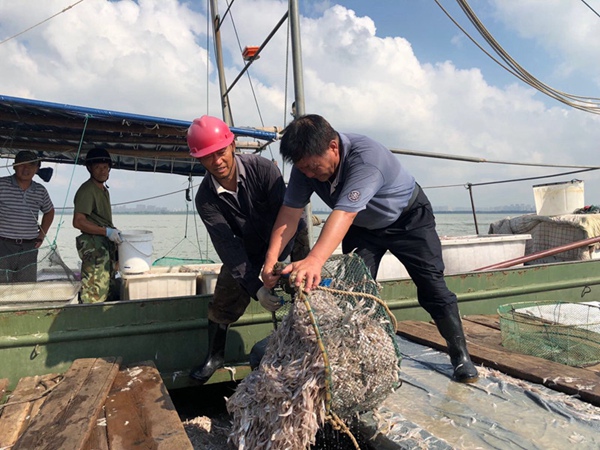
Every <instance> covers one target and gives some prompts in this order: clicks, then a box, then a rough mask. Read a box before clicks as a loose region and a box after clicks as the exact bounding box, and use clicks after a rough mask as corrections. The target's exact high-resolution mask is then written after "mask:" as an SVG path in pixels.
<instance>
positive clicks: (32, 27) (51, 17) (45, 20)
mask: <svg viewBox="0 0 600 450" xmlns="http://www.w3.org/2000/svg"><path fill="white" fill-rule="evenodd" d="M81 2H83V0H79V1H78V2H75V3H73V4H72V5H69V6H67V7H66V8H65V9H63V10H62V11H59V12H57V13H56V14H54V15H52V16H50V17H48V18H47V19H44V20H42V21H41V22H38V23H36V24H35V25H32V26H30V27H29V28H27V29H26V30H23V31H21V32H20V33H17V34H15V35H14V36H11V37H9V38H6V39H4V40H3V41H0V45H2V44H4V43H5V42H8V41H10V40H11V39H14V38H16V37H18V36H21V35H22V34H25V33H27V32H28V31H30V30H33V29H34V28H35V27H37V26H39V25H41V24H43V23H46V22H48V21H49V20H50V19H54V18H55V17H56V16H58V15H60V14H62V13H64V12H67V11H68V10H69V9H71V8H73V7H74V6H77V5H78V4H80V3H81Z"/></svg>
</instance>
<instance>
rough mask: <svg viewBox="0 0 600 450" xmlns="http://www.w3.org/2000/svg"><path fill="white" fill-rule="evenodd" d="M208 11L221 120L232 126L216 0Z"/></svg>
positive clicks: (212, 0)
mask: <svg viewBox="0 0 600 450" xmlns="http://www.w3.org/2000/svg"><path fill="white" fill-rule="evenodd" d="M210 13H211V18H212V23H213V32H214V38H215V58H216V62H217V73H218V74H219V89H220V90H221V109H222V111H223V121H225V123H227V125H229V126H233V118H232V116H231V107H230V105H229V97H228V96H227V95H226V94H225V92H227V83H226V81H225V68H224V66H223V51H222V48H221V18H220V16H219V6H218V4H217V0H210Z"/></svg>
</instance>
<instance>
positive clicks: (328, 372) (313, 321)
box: [299, 289, 333, 414]
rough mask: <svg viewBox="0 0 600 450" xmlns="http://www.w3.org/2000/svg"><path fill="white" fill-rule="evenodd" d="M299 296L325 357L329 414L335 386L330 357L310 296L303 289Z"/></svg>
mask: <svg viewBox="0 0 600 450" xmlns="http://www.w3.org/2000/svg"><path fill="white" fill-rule="evenodd" d="M299 296H300V300H302V302H303V303H304V306H305V307H306V310H307V312H308V317H309V318H310V322H311V324H312V326H313V329H314V331H315V336H316V338H317V345H318V346H319V350H321V355H322V356H323V363H324V365H325V411H326V412H327V414H329V412H330V410H331V402H332V395H331V385H332V384H333V383H332V381H331V365H330V364H329V356H328V354H327V349H326V348H325V344H324V343H323V338H322V336H321V330H319V325H318V324H317V319H316V318H315V314H314V312H313V310H312V307H311V306H310V303H309V301H308V296H307V295H306V294H305V293H304V290H302V289H300V293H299Z"/></svg>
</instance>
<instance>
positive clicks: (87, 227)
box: [73, 212, 106, 236]
mask: <svg viewBox="0 0 600 450" xmlns="http://www.w3.org/2000/svg"><path fill="white" fill-rule="evenodd" d="M73 226H74V227H75V228H77V229H78V230H81V232H82V233H87V234H97V235H100V236H106V228H105V227H101V226H100V225H96V224H95V223H93V222H91V221H89V220H88V218H87V216H86V215H85V214H83V213H78V212H76V213H74V214H73Z"/></svg>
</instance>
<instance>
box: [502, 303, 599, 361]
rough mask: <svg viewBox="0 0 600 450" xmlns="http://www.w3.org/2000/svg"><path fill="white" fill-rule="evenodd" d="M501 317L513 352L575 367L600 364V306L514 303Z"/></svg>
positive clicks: (505, 341) (504, 335) (504, 307)
mask: <svg viewBox="0 0 600 450" xmlns="http://www.w3.org/2000/svg"><path fill="white" fill-rule="evenodd" d="M498 314H499V316H500V330H501V332H502V345H504V346H505V347H506V348H508V349H510V350H513V351H516V352H519V353H524V354H527V355H533V356H537V357H540V358H544V359H548V360H550V361H556V362H559V363H561V364H566V365H568V366H574V367H582V366H587V365H592V364H597V363H599V362H600V303H597V302H596V303H569V302H525V303H513V304H508V305H502V306H500V307H499V308H498Z"/></svg>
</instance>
